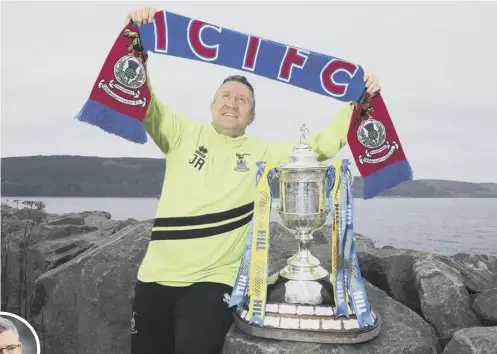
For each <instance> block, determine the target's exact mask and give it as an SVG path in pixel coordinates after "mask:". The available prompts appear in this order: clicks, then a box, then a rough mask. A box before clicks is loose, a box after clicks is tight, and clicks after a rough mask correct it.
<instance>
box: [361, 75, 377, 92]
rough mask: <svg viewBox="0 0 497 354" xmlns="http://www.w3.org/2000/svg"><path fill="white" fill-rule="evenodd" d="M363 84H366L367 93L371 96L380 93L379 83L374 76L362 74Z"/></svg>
mask: <svg viewBox="0 0 497 354" xmlns="http://www.w3.org/2000/svg"><path fill="white" fill-rule="evenodd" d="M364 82H365V83H366V89H367V92H368V93H369V94H370V95H372V94H373V93H375V92H378V91H380V89H381V86H380V81H379V80H378V78H377V77H376V75H374V74H370V73H368V72H365V73H364Z"/></svg>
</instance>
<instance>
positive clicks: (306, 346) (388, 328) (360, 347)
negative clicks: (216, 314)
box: [223, 282, 439, 354]
mask: <svg viewBox="0 0 497 354" xmlns="http://www.w3.org/2000/svg"><path fill="white" fill-rule="evenodd" d="M366 291H367V293H368V297H369V300H370V302H371V304H372V306H373V307H374V308H375V309H376V310H377V311H378V313H379V314H380V316H381V317H382V319H383V324H382V328H381V332H380V334H379V336H378V337H377V338H375V339H373V340H371V341H369V342H366V343H362V344H354V345H337V344H318V343H303V342H290V341H278V340H269V339H262V338H257V337H253V336H249V335H247V334H245V333H243V332H242V331H240V330H239V329H237V328H236V327H234V326H233V327H232V328H231V329H230V331H229V332H228V335H227V336H226V341H225V345H224V348H223V354H254V353H258V354H265V353H282V354H283V353H285V354H294V353H295V354H307V353H313V354H317V353H319V354H365V353H367V354H401V353H410V354H437V353H438V352H439V344H438V339H437V336H436V333H435V331H434V330H433V328H432V327H431V326H430V325H429V324H428V323H426V322H425V321H424V320H423V319H422V318H421V317H420V316H418V315H417V314H416V313H415V312H413V311H411V310H410V309H409V308H407V307H406V306H404V305H402V304H400V303H399V302H397V301H395V300H393V299H391V298H390V297H388V295H387V294H386V293H385V292H384V291H382V290H380V289H378V288H376V287H374V286H372V285H371V284H369V283H368V282H366Z"/></svg>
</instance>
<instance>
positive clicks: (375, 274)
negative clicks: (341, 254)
mask: <svg viewBox="0 0 497 354" xmlns="http://www.w3.org/2000/svg"><path fill="white" fill-rule="evenodd" d="M357 253H358V254H357V255H358V258H359V266H360V268H361V273H362V275H363V276H364V277H365V278H366V279H367V280H369V281H370V282H371V284H373V285H375V286H377V287H379V288H380V289H382V290H384V291H386V293H387V294H388V295H389V296H391V297H392V298H394V299H395V300H397V301H399V302H400V303H402V304H404V305H406V306H407V307H409V308H410V309H412V310H413V311H415V312H417V313H418V314H421V308H420V304H419V297H418V292H417V291H416V287H415V286H414V276H413V273H412V266H413V264H414V262H415V260H416V259H417V257H419V256H420V254H423V253H422V252H417V251H412V250H401V249H389V248H388V249H386V248H366V249H363V250H362V251H358V252H357Z"/></svg>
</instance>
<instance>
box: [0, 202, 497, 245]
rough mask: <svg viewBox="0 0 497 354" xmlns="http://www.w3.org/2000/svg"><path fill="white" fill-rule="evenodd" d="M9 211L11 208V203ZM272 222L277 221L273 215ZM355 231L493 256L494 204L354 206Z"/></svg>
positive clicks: (148, 207) (84, 206)
mask: <svg viewBox="0 0 497 354" xmlns="http://www.w3.org/2000/svg"><path fill="white" fill-rule="evenodd" d="M6 199H8V200H9V201H12V200H14V199H21V200H26V199H28V200H36V201H38V200H39V201H42V202H44V203H45V204H46V206H47V207H46V210H47V211H48V212H50V213H57V214H62V213H69V212H80V211H84V210H104V211H107V212H109V213H111V214H112V218H113V219H115V220H122V219H126V218H135V219H138V220H146V219H153V218H154V216H155V209H156V207H157V202H158V201H157V200H156V199H153V198H45V197H29V198H16V197H9V198H4V197H2V202H5V201H6ZM10 204H11V205H12V204H13V203H12V202H10ZM271 217H272V220H273V221H280V218H279V216H278V214H277V212H276V211H274V210H273V212H272V216H271ZM354 222H355V231H356V232H359V233H361V234H363V235H365V236H368V237H370V238H372V239H373V241H374V242H375V244H376V246H377V247H382V246H384V245H391V246H394V247H399V248H411V249H416V250H424V251H430V252H439V253H442V254H454V253H457V252H467V253H486V254H493V255H497V199H431V198H429V199H417V198H415V199H408V198H406V199H404V198H381V199H372V200H367V201H364V200H362V199H356V200H355V220H354Z"/></svg>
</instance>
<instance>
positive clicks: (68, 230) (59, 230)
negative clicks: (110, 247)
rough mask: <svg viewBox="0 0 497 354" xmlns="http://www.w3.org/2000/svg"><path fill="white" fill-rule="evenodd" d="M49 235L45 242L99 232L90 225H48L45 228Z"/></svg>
mask: <svg viewBox="0 0 497 354" xmlns="http://www.w3.org/2000/svg"><path fill="white" fill-rule="evenodd" d="M45 229H46V231H47V234H46V237H45V238H44V239H45V240H58V239H61V238H65V237H69V236H74V235H81V234H87V233H89V232H92V231H95V230H98V227H95V226H88V225H71V224H68V225H67V224H63V225H47V226H46V227H45Z"/></svg>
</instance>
